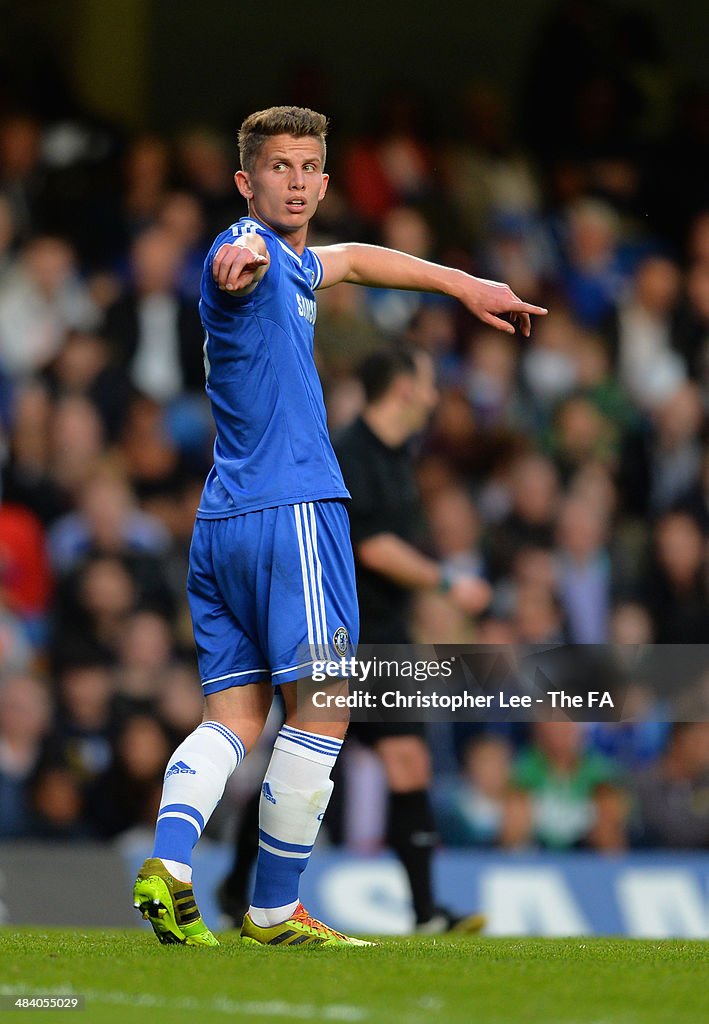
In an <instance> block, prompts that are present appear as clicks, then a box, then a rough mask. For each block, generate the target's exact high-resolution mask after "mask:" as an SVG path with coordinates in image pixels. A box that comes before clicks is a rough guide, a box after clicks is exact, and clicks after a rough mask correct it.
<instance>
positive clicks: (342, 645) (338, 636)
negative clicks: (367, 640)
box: [332, 626, 350, 658]
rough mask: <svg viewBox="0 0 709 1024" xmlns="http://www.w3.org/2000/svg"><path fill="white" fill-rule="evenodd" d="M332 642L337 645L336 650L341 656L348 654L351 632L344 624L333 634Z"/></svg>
mask: <svg viewBox="0 0 709 1024" xmlns="http://www.w3.org/2000/svg"><path fill="white" fill-rule="evenodd" d="M332 642H333V644H334V646H335V650H336V651H337V653H338V654H339V655H340V657H341V658H344V656H345V655H346V654H347V648H348V647H349V643H350V634H349V633H348V632H347V630H346V629H345V627H344V626H340V627H339V628H338V629H336V630H335V632H334V633H333V634H332Z"/></svg>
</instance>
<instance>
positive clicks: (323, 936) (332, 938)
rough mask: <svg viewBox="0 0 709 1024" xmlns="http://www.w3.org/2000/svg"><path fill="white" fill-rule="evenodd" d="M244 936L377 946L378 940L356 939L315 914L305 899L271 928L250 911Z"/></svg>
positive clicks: (253, 940)
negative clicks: (310, 911)
mask: <svg viewBox="0 0 709 1024" xmlns="http://www.w3.org/2000/svg"><path fill="white" fill-rule="evenodd" d="M241 940H242V942H246V943H248V944H249V945H252V946H374V945H375V943H374V942H365V941H364V939H353V938H351V937H350V936H349V935H343V934H342V932H336V931H335V929H334V928H330V927H329V926H328V925H326V924H323V923H322V921H318V920H317V919H316V918H314V917H311V916H310V914H309V913H308V911H307V910H306V909H305V907H304V906H303V904H302V903H299V904H298V906H297V907H296V908H295V910H294V911H293V914H292V916H291V917H289V918H288V920H287V921H283V922H282V923H281V924H274V925H273V926H272V927H271V928H260V927H259V926H258V925H257V924H254V922H253V921H252V920H251V918H250V917H249V915H248V914H246V915H245V916H244V923H243V924H242V926H241Z"/></svg>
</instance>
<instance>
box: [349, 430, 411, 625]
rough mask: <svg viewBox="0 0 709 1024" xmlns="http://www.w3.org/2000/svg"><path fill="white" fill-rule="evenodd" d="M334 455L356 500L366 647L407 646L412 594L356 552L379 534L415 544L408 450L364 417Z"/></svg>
mask: <svg viewBox="0 0 709 1024" xmlns="http://www.w3.org/2000/svg"><path fill="white" fill-rule="evenodd" d="M335 453H336V455H337V458H338V460H339V463H340V467H341V469H342V474H343V476H344V478H345V484H346V485H347V488H348V490H349V492H350V494H351V495H352V501H351V502H350V503H349V505H348V511H349V516H350V532H351V535H352V546H353V548H354V552H355V563H356V567H357V591H358V595H359V610H360V621H361V628H360V641H361V642H362V643H365V644H366V643H375V644H376V643H406V642H408V640H409V635H408V629H407V617H408V610H409V598H410V591H409V590H407V589H406V588H405V587H400V586H399V585H398V584H397V583H394V582H393V581H392V580H389V579H387V578H386V577H385V576H382V575H381V574H380V573H375V572H372V571H371V570H369V569H365V568H364V567H363V566H361V565H360V564H359V560H358V558H357V546H358V544H360V543H361V542H362V541H364V540H367V539H368V538H369V537H374V536H376V535H377V534H380V533H393V534H395V535H396V536H397V537H400V538H401V539H402V540H405V541H407V542H408V543H409V544H413V543H414V542H415V541H416V540H417V539H418V537H419V534H420V521H421V505H420V499H419V494H418V489H417V486H416V479H415V476H414V468H413V459H412V455H411V450H410V447H409V445H408V444H404V445H401V446H400V447H398V448H391V447H389V445H387V444H384V442H383V441H380V440H379V438H378V437H377V436H376V434H374V433H373V432H372V431H371V430H370V429H369V427H368V426H367V424H366V423H365V422H364V420H363V419H362V418H361V417H360V418H359V419H357V420H355V422H354V423H353V424H352V425H351V426H349V427H347V428H346V429H345V430H344V431H342V433H341V434H340V435H339V436H338V437H337V438H336V439H335Z"/></svg>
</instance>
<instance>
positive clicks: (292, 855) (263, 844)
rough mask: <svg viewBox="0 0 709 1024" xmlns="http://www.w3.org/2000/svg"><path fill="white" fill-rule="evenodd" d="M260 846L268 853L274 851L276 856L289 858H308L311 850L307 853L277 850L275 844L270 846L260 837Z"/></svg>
mask: <svg viewBox="0 0 709 1024" xmlns="http://www.w3.org/2000/svg"><path fill="white" fill-rule="evenodd" d="M258 844H259V846H260V847H261V849H262V850H266V851H267V853H273V854H274V855H275V856H276V857H285V858H286V859H287V860H307V859H308V857H309V856H310V853H311V851H310V850H308V852H307V853H292V852H291V851H290V850H277V849H276V847H275V846H269V845H268V843H266V842H264V840H263V839H259V841H258Z"/></svg>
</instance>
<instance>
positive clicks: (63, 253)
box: [0, 235, 98, 378]
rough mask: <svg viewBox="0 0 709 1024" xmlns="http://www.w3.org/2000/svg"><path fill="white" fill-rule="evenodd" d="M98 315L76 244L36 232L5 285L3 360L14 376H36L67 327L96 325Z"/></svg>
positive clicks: (1, 289)
mask: <svg viewBox="0 0 709 1024" xmlns="http://www.w3.org/2000/svg"><path fill="white" fill-rule="evenodd" d="M97 319H98V310H97V308H96V306H95V304H94V302H93V300H92V298H91V296H90V294H89V291H88V289H87V287H86V285H85V284H83V283H82V281H81V280H80V278H79V276H78V272H77V266H76V254H75V252H74V250H73V248H72V246H71V245H70V244H69V243H68V242H66V241H64V240H63V239H60V238H53V237H51V236H49V235H44V236H40V237H38V238H35V239H33V240H32V241H31V242H28V243H27V245H26V246H25V248H24V250H23V253H22V256H21V258H20V261H19V263H18V265H17V267H16V268H15V269H14V270H13V272H12V273H9V274H7V275H6V276H5V278H4V280H3V281H2V284H1V285H0V364H1V365H2V367H3V368H4V369H5V370H6V371H7V372H8V373H9V374H10V375H11V376H12V377H15V378H23V377H28V376H31V375H32V374H33V373H35V372H36V371H38V370H40V369H43V368H44V367H45V366H47V365H48V363H50V362H51V360H52V359H53V358H54V357H55V356H56V355H57V353H58V351H59V349H60V347H61V344H62V340H63V338H64V332H65V331H67V330H71V329H77V330H90V329H91V328H92V327H94V326H95V325H96V322H97Z"/></svg>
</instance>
